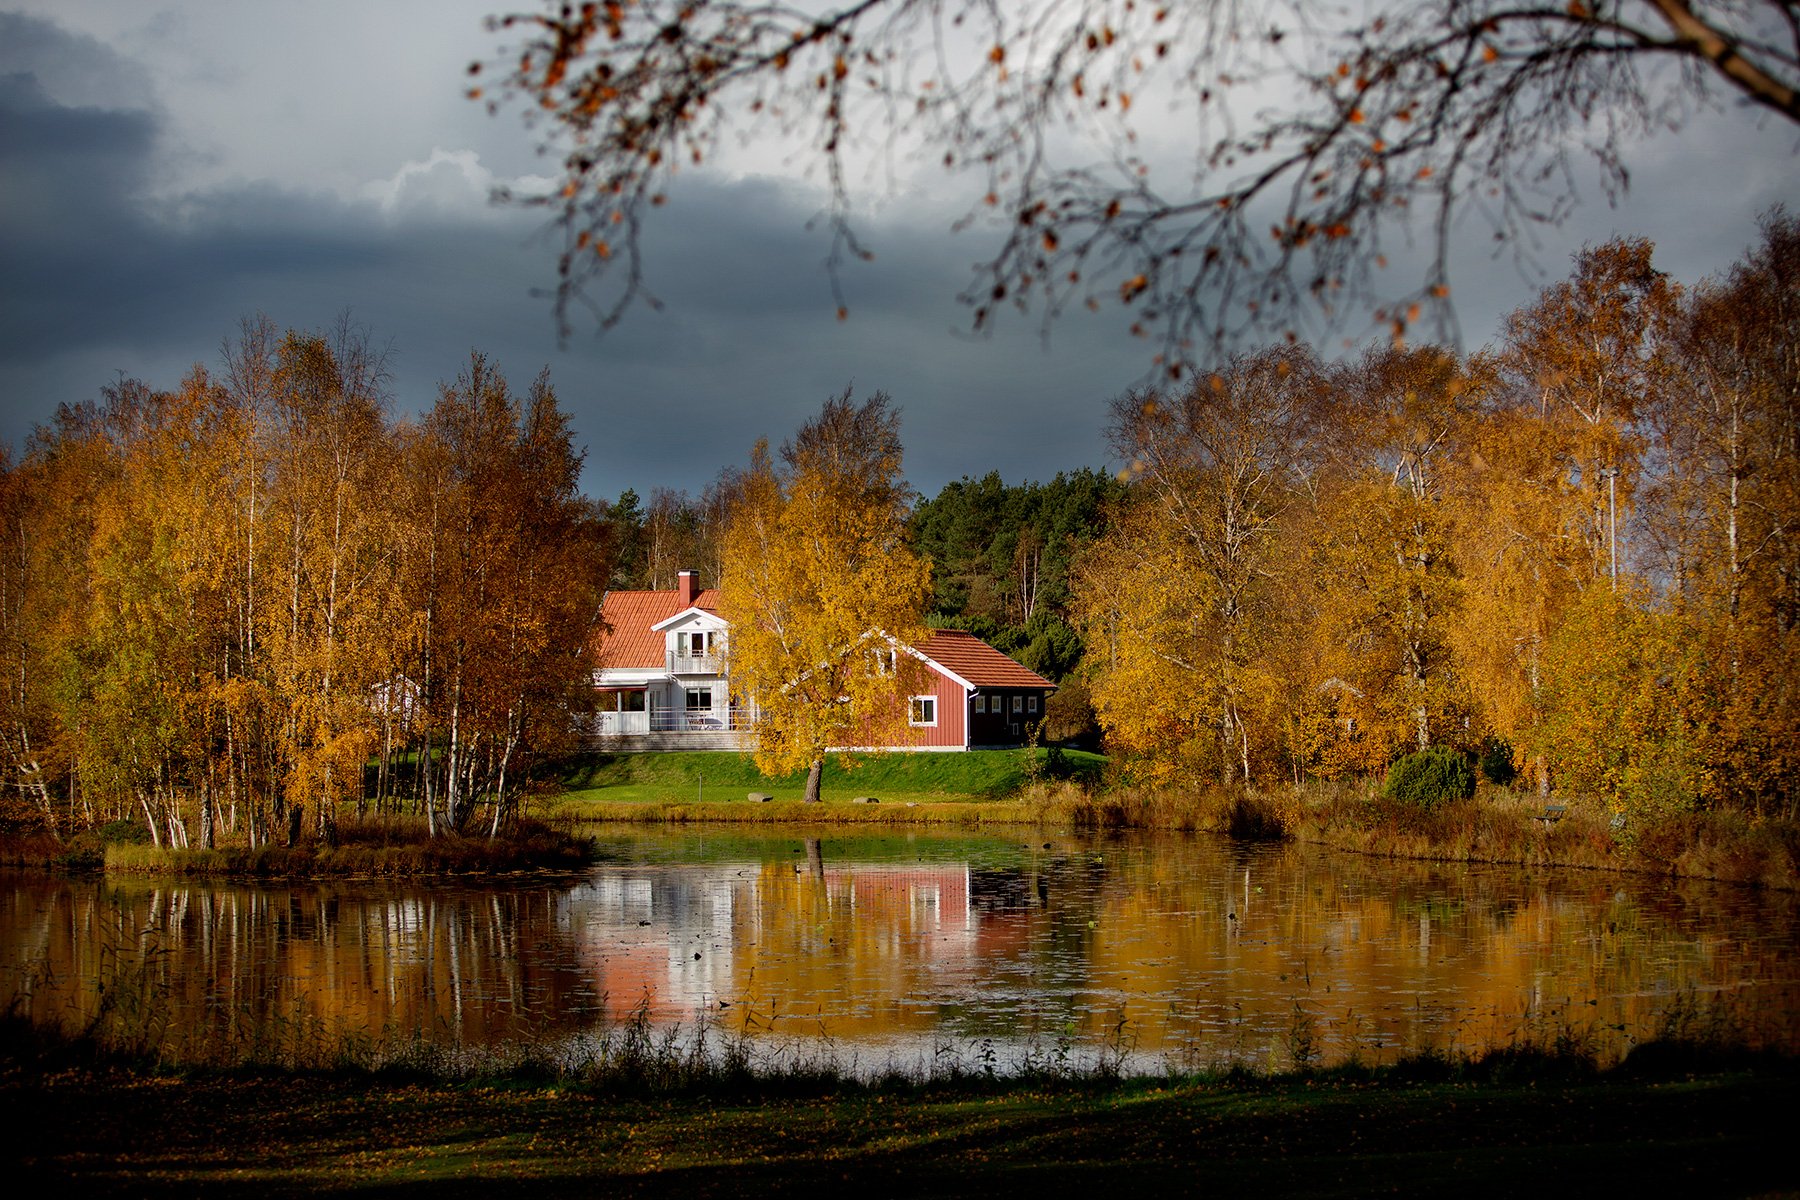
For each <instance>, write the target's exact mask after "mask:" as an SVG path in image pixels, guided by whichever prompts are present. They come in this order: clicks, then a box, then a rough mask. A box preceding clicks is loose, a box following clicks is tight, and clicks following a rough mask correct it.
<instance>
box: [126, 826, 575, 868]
mask: <svg viewBox="0 0 1800 1200" xmlns="http://www.w3.org/2000/svg"><path fill="white" fill-rule="evenodd" d="M590 853H591V850H590V847H589V844H588V843H587V842H586V841H585V840H583V839H580V838H576V837H574V836H572V835H570V834H569V833H568V832H566V831H563V830H559V829H553V828H551V827H549V826H547V825H543V824H540V823H538V822H536V821H521V822H518V823H517V824H516V825H515V827H514V828H513V829H512V830H511V831H510V832H508V833H506V834H503V835H502V836H500V837H497V838H492V839H490V838H486V837H481V836H468V837H466V836H463V835H460V834H454V833H447V834H440V835H438V836H437V837H431V836H429V835H428V834H427V832H426V830H425V826H424V822H423V821H420V820H414V819H406V818H385V819H380V820H373V821H368V822H364V823H360V824H358V823H351V824H347V825H344V826H341V827H340V830H339V841H338V844H337V845H336V846H326V845H322V844H317V843H307V844H303V845H299V846H294V847H291V848H289V847H283V846H268V845H264V846H258V847H256V848H255V849H251V848H250V847H248V846H227V847H220V848H217V849H212V850H197V849H186V850H182V849H171V848H168V847H156V846H148V845H144V844H142V843H120V842H115V843H112V844H110V845H108V846H106V848H105V853H104V859H103V865H104V866H105V869H106V870H108V871H126V872H156V873H161V874H174V875H247V876H261V877H296V876H333V875H382V876H413V875H453V874H495V873H500V872H508V871H525V870H538V871H542V870H565V871H566V870H578V869H580V868H581V867H583V866H585V865H586V863H587V862H588V859H589V856H590Z"/></svg>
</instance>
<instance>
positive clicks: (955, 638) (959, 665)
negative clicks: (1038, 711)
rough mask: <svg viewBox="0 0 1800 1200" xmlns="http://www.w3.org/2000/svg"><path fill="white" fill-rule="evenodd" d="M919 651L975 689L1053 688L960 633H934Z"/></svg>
mask: <svg viewBox="0 0 1800 1200" xmlns="http://www.w3.org/2000/svg"><path fill="white" fill-rule="evenodd" d="M919 649H920V651H921V652H922V653H923V654H924V655H925V657H927V658H929V659H931V661H932V662H935V663H937V664H938V665H939V666H942V667H946V668H948V669H949V670H952V671H954V672H956V673H957V674H958V675H961V676H962V677H963V678H964V679H966V680H968V681H969V682H970V683H972V684H974V685H975V686H976V687H978V688H997V687H1016V688H1053V687H1055V686H1056V685H1055V684H1054V683H1051V682H1050V681H1049V680H1048V679H1045V678H1044V677H1043V676H1042V675H1039V674H1038V673H1037V672H1036V671H1029V670H1026V669H1025V668H1024V667H1022V666H1020V665H1019V664H1018V663H1016V662H1014V661H1013V660H1012V659H1010V658H1008V657H1006V655H1004V654H1002V653H1000V652H999V651H998V650H996V649H994V648H993V647H992V646H990V645H988V644H987V643H986V642H984V641H982V640H981V639H980V638H978V637H976V636H975V635H974V634H972V633H967V632H965V631H963V630H961V629H934V630H932V631H931V640H930V641H928V642H926V643H925V644H924V645H923V646H921V647H920V648H919Z"/></svg>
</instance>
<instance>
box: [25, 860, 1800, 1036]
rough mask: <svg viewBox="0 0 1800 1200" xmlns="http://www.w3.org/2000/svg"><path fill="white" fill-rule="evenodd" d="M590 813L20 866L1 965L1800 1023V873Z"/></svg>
mask: <svg viewBox="0 0 1800 1200" xmlns="http://www.w3.org/2000/svg"><path fill="white" fill-rule="evenodd" d="M595 832H596V833H597V836H598V838H599V841H600V845H601V847H602V851H603V854H604V860H603V861H602V862H601V863H600V864H598V865H597V866H595V867H594V868H593V869H592V870H591V871H589V872H587V873H586V874H585V875H582V876H579V877H570V878H565V879H560V880H556V881H553V882H546V881H544V880H542V879H537V880H533V881H530V882H525V883H508V884H503V885H500V886H481V887H472V886H467V885H463V884H439V885H420V884H413V883H404V884H399V883H388V882H382V881H374V880H367V881H356V880H351V881H337V882H329V883H311V882H309V883H305V884H302V885H292V886H290V885H272V886H251V885H245V884H237V883H223V882H194V881H188V880H181V881H167V880H160V881H159V880H154V879H121V878H116V877H115V878H109V879H104V880H102V879H74V880H70V879H56V878H51V877H48V876H42V875H27V874H9V875H5V876H0V942H3V945H4V959H3V964H4V972H5V974H4V978H3V979H0V994H4V995H6V996H7V997H8V998H9V999H10V1002H11V1003H13V1004H15V1005H17V1006H19V1007H20V1008H22V1009H24V1010H25V1011H28V1012H30V1013H32V1014H33V1015H35V1016H37V1017H39V1018H60V1019H63V1020H65V1021H67V1022H70V1023H74V1022H77V1021H80V1020H81V1019H83V1018H84V1017H87V1016H89V1015H91V1014H92V1013H93V1012H94V1011H95V1010H96V1009H97V1008H98V1006H99V1005H100V1004H101V1002H102V1000H101V997H102V995H103V993H104V992H105V990H106V989H108V988H113V989H115V990H116V992H118V991H122V992H129V993H131V995H132V996H134V997H135V996H141V995H143V994H144V993H145V992H146V981H148V982H149V985H150V986H149V988H148V990H149V991H151V992H153V993H154V1001H155V1003H156V1004H157V1005H158V1006H159V1009H160V1011H162V1012H163V1013H164V1014H165V1016H166V1019H167V1027H168V1030H169V1033H168V1036H170V1037H174V1038H181V1037H194V1036H198V1035H202V1034H209V1035H211V1036H213V1037H215V1038H217V1037H223V1036H232V1037H237V1038H243V1037H245V1036H246V1032H245V1031H246V1030H250V1031H255V1030H259V1029H261V1030H269V1029H274V1030H281V1029H290V1030H291V1029H296V1028H301V1027H307V1028H313V1029H327V1030H334V1031H346V1032H352V1033H364V1034H368V1035H370V1036H374V1037H386V1038H392V1039H400V1040H406V1039H411V1038H414V1037H425V1038H428V1039H433V1040H439V1041H443V1042H445V1043H449V1044H453V1045H457V1046H463V1047H482V1046H492V1045H498V1044H503V1043H506V1042H508V1041H514V1040H518V1039H521V1038H525V1037H530V1038H535V1039H542V1038H545V1037H546V1036H548V1037H551V1038H553V1039H554V1038H562V1037H569V1036H573V1035H576V1034H579V1033H582V1032H584V1031H591V1030H593V1029H594V1028H596V1027H598V1026H599V1025H601V1024H603V1023H605V1022H608V1021H614V1020H617V1019H619V1018H621V1017H624V1016H626V1015H628V1014H630V1013H631V1012H632V1011H634V1010H635V1009H637V1008H639V1007H640V1006H643V1007H645V1008H647V1011H648V1013H649V1015H650V1016H651V1018H652V1019H653V1020H655V1021H657V1022H659V1023H664V1024H674V1023H676V1022H680V1023H683V1024H684V1026H685V1027H687V1028H689V1029H691V1028H692V1023H693V1021H694V1019H695V1017H696V1015H697V1014H702V1013H704V1014H707V1016H708V1017H709V1019H711V1020H713V1021H714V1022H716V1023H717V1024H719V1025H721V1026H723V1027H724V1028H726V1029H729V1030H732V1031H737V1030H746V1031H748V1032H749V1033H750V1034H751V1035H752V1036H753V1038H755V1039H756V1040H757V1041H758V1043H759V1044H761V1045H764V1046H766V1047H768V1048H770V1049H771V1050H778V1049H782V1048H792V1047H802V1048H809V1049H818V1048H821V1047H822V1046H823V1047H828V1048H829V1049H830V1050H831V1052H833V1053H835V1054H837V1055H839V1056H840V1058H847V1059H848V1058H853V1059H854V1060H855V1061H856V1062H859V1063H863V1064H875V1065H880V1064H884V1063H887V1062H890V1061H892V1062H898V1063H900V1064H902V1065H907V1064H912V1063H917V1062H919V1061H923V1060H927V1059H930V1058H931V1057H932V1056H934V1055H942V1054H944V1053H946V1052H948V1053H954V1054H958V1055H963V1056H974V1057H975V1058H977V1059H978V1058H980V1057H981V1056H982V1055H984V1054H987V1053H989V1052H990V1051H992V1052H994V1053H995V1054H997V1055H998V1056H1000V1057H1001V1058H1004V1059H1014V1058H1017V1057H1018V1056H1019V1055H1021V1054H1024V1053H1038V1054H1047V1055H1049V1054H1055V1053H1057V1052H1058V1051H1059V1050H1060V1049H1069V1050H1070V1052H1071V1053H1073V1054H1075V1055H1076V1056H1080V1055H1081V1054H1091V1053H1097V1052H1099V1048H1101V1047H1111V1048H1112V1049H1113V1050H1115V1051H1117V1052H1123V1053H1125V1054H1127V1055H1128V1056H1129V1057H1130V1058H1131V1060H1132V1062H1133V1063H1134V1065H1138V1066H1143V1067H1152V1066H1155V1065H1158V1064H1159V1063H1161V1062H1165V1061H1168V1060H1171V1059H1173V1060H1176V1061H1179V1062H1183V1063H1186V1064H1188V1065H1201V1064H1205V1063H1211V1062H1222V1061H1228V1060H1244V1061H1251V1062H1258V1063H1264V1062H1266V1063H1270V1064H1273V1065H1277V1066H1284V1065H1287V1064H1288V1063H1289V1062H1291V1061H1292V1059H1293V1057H1294V1055H1295V1054H1296V1053H1297V1052H1298V1053H1301V1054H1305V1053H1306V1052H1307V1050H1308V1048H1309V1047H1310V1049H1311V1050H1312V1051H1313V1052H1315V1053H1317V1054H1318V1055H1319V1056H1320V1057H1322V1058H1323V1059H1324V1060H1325V1061H1332V1060H1335V1059H1340V1058H1342V1057H1344V1056H1346V1055H1348V1054H1350V1053H1352V1052H1357V1053H1361V1054H1362V1055H1364V1056H1365V1057H1369V1058H1379V1057H1381V1056H1384V1055H1389V1054H1392V1053H1394V1052H1396V1051H1402V1050H1413V1049H1419V1048H1423V1047H1425V1046H1437V1047H1440V1048H1446V1047H1452V1046H1456V1047H1463V1048H1471V1049H1472V1048H1479V1047H1481V1046H1483V1045H1486V1044H1489V1043H1491V1042H1496V1041H1506V1040H1511V1039H1512V1038H1514V1037H1517V1036H1519V1035H1520V1033H1521V1031H1524V1030H1536V1031H1538V1032H1539V1033H1554V1032H1555V1031H1556V1030H1558V1029H1561V1028H1564V1027H1565V1026H1573V1027H1575V1028H1577V1029H1581V1030H1586V1031H1591V1032H1592V1033H1593V1034H1594V1035H1595V1036H1596V1037H1597V1038H1598V1039H1599V1040H1600V1041H1601V1042H1602V1043H1603V1045H1605V1046H1607V1047H1608V1048H1610V1049H1612V1050H1613V1051H1615V1052H1616V1051H1617V1050H1618V1049H1621V1048H1623V1047H1624V1046H1625V1045H1628V1044H1629V1042H1630V1040H1632V1039H1633V1038H1636V1037H1641V1036H1647V1035H1649V1034H1650V1033H1652V1032H1654V1030H1655V1028H1656V1023H1657V1021H1658V1019H1659V1017H1660V1014H1662V1013H1664V1012H1666V1011H1668V1009H1669V1008H1670V1007H1671V1005H1674V1004H1677V1003H1682V1002H1688V1003H1691V1002H1693V1001H1695V1000H1696V999H1697V1000H1698V1001H1700V1002H1702V1003H1707V1002H1723V1003H1726V1004H1729V1005H1730V1007H1731V1010H1732V1011H1733V1012H1734V1013H1735V1014H1736V1015H1737V1017H1738V1018H1739V1019H1740V1020H1743V1021H1746V1022H1748V1023H1751V1024H1753V1025H1754V1026H1755V1027H1756V1028H1757V1029H1758V1030H1759V1031H1760V1035H1761V1036H1762V1037H1764V1038H1765V1039H1771V1040H1777V1041H1783V1042H1786V1043H1787V1044H1789V1045H1796V1044H1800V904H1797V903H1796V898H1795V897H1793V896H1789V895H1786V894H1782V893H1766V892H1758V891H1754V890H1750V889H1741V888H1734V887H1724V886H1714V885H1706V884H1694V883H1685V884H1674V883H1669V882H1667V881H1664V880H1654V879H1648V878H1643V877H1638V876H1624V875H1612V874H1604V873H1598V872H1543V871H1538V872H1528V871H1522V870H1518V869H1514V868H1503V867H1466V866H1451V865H1443V864H1421V863H1394V862H1388V861H1385V860H1376V859H1367V858H1360V857H1356V856H1352V855H1344V854H1337V853H1333V852H1331V851H1326V850H1322V849H1318V848H1316V847H1307V846H1281V847H1248V846H1241V845H1234V844H1232V843H1230V842H1226V841H1222V840H1217V839H1213V838H1208V837H1204V836H1198V837H1188V836H1180V835H1124V836H1108V835H1103V834H1092V835H1090V834H1085V833H1079V832H1076V833H1069V832H1059V831H1055V830H1048V831H1038V832H1037V833H1035V834H1031V835H1026V834H1022V833H1021V834H1014V835H1010V836H1001V837H973V836H968V835H940V834H932V833H926V832H920V833H916V834H907V833H898V834H891V835H887V836H881V837H846V836H843V834H844V833H845V831H843V830H842V829H821V830H794V831H792V832H788V831H783V832H782V833H780V834H779V835H771V834H768V833H762V834H756V833H745V832H743V831H742V830H741V829H738V828H723V827H716V828H712V829H697V828H694V827H688V828H685V829H682V830H671V831H666V832H665V831H662V830H648V831H638V830H632V831H629V832H620V831H619V829H618V828H617V827H605V828H600V829H597V830H596V831H595ZM809 834H816V835H817V836H816V841H815V840H809V837H808V835H809ZM122 981H123V982H122ZM126 985H129V986H126ZM134 1002H135V1001H134ZM820 1039H824V1041H823V1042H821V1040H820Z"/></svg>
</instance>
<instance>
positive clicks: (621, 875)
mask: <svg viewBox="0 0 1800 1200" xmlns="http://www.w3.org/2000/svg"><path fill="white" fill-rule="evenodd" d="M1044 895H1045V892H1044V889H1043V888H1042V886H1041V885H1040V884H1039V883H1038V881H1037V878H1036V877H1035V876H1030V875H1025V874H1022V873H1018V872H1007V871H978V870H971V869H970V867H969V866H968V865H967V864H966V863H930V864H927V863H917V864H910V863H866V862H865V863H841V864H832V865H827V866H823V868H822V870H821V869H819V868H818V867H815V866H813V865H811V864H809V863H808V862H807V861H806V860H804V859H798V858H797V859H796V860H795V861H794V862H791V863H790V862H782V861H779V860H778V861H775V862H768V863H758V862H734V863H718V864H708V865H704V866H671V867H664V868H625V869H621V870H618V871H615V872H608V873H606V874H603V875H600V876H598V877H596V878H594V879H593V880H592V881H591V882H589V883H587V884H584V885H582V886H580V887H577V888H574V889H573V890H571V891H570V892H569V893H567V894H566V895H565V896H564V897H563V898H562V901H561V905H562V911H561V913H560V914H559V918H560V920H561V922H562V923H563V924H564V926H565V927H566V928H567V929H568V930H569V933H570V935H571V937H572V938H573V940H574V942H575V945H576V955H577V959H578V961H579V962H580V964H581V969H582V971H583V972H584V974H586V975H587V977H588V978H589V979H590V980H591V981H592V982H593V984H594V986H595V987H597V988H598V989H599V990H600V991H602V992H604V993H605V994H606V996H607V1007H608V1009H609V1010H610V1011H612V1012H613V1013H614V1014H615V1015H617V1014H622V1013H627V1012H629V1011H631V1010H632V1009H633V1008H635V1007H636V1006H637V1005H638V1004H639V1003H640V1002H644V1001H645V1000H646V999H648V1002H649V1004H650V1011H651V1013H652V1014H653V1015H655V1016H657V1017H659V1018H674V1019H680V1018H683V1017H685V1016H688V1015H691V1014H693V1013H695V1012H697V1011H701V1010H708V1011H716V1010H717V1006H718V1002H719V1001H720V1000H725V1001H728V1002H736V1001H737V1000H738V999H739V998H740V997H744V996H749V995H751V994H753V993H754V994H756V995H759V996H765V995H791V996H805V995H809V994H812V993H814V992H816V991H817V990H818V987H819V981H820V980H823V979H830V978H833V977H835V976H841V974H842V973H843V972H846V971H849V972H853V973H855V974H857V975H866V974H870V973H874V974H877V975H881V974H887V973H889V972H890V971H892V972H897V974H896V975H895V976H894V986H896V987H899V988H902V989H903V990H904V988H906V987H907V986H909V985H908V984H907V983H905V982H904V980H905V979H906V978H909V977H910V973H911V972H912V970H913V969H915V968H917V969H923V970H926V971H931V970H934V969H942V968H943V967H955V966H958V965H960V964H961V963H964V962H967V961H969V960H972V959H976V958H979V957H981V956H984V955H988V954H992V953H995V952H996V951H999V952H1004V951H1005V950H1006V949H1008V948H1009V947H1012V946H1014V945H1015V944H1017V945H1022V944H1023V941H1024V938H1025V936H1026V929H1025V924H1024V922H1023V921H1022V920H1021V919H1020V918H1022V917H1023V916H1024V914H1025V910H1027V909H1031V908H1039V907H1042V905H1043V903H1044ZM934 964H936V966H935V967H934Z"/></svg>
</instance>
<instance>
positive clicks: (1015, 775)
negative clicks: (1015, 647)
mask: <svg viewBox="0 0 1800 1200" xmlns="http://www.w3.org/2000/svg"><path fill="white" fill-rule="evenodd" d="M1033 755H1035V757H1036V760H1037V763H1038V771H1039V773H1040V774H1041V775H1043V776H1045V777H1061V778H1079V779H1090V780H1097V779H1098V778H1099V775H1100V772H1101V771H1102V770H1103V769H1104V767H1105V764H1106V759H1105V758H1103V757H1101V756H1100V755H1098V754H1088V753H1086V752H1084V751H1079V750H1057V751H1048V750H1041V749H1040V750H1036V751H1029V750H972V751H969V752H967V753H963V754H883V755H864V756H860V757H859V758H858V759H857V760H856V764H857V765H856V766H854V767H852V768H848V769H847V768H845V767H844V766H843V765H842V763H841V762H840V761H839V759H840V756H838V755H836V754H832V755H828V756H826V760H825V774H824V776H823V778H822V779H821V781H820V787H819V792H820V796H821V798H822V799H824V800H825V801H827V802H828V803H830V802H847V801H849V800H851V799H853V798H855V797H857V796H874V797H876V798H877V799H879V800H880V801H881V802H882V803H883V804H903V803H907V802H912V803H931V802H942V801H972V800H996V799H1001V798H1004V797H1007V796H1010V795H1013V794H1014V793H1016V792H1018V791H1019V789H1020V788H1022V787H1024V786H1025V785H1026V784H1027V783H1028V782H1029V781H1030V775H1031V772H1030V765H1031V757H1032V756H1033ZM556 778H557V781H558V782H559V783H560V784H561V786H562V789H563V794H562V795H561V796H559V797H557V798H555V799H553V800H552V801H551V802H550V809H551V811H552V813H555V814H558V815H570V816H573V815H579V812H580V808H581V805H582V803H584V802H589V801H600V802H619V801H624V802H639V803H656V802H662V803H680V804H693V803H698V802H706V803H713V802H720V801H741V800H743V799H744V798H745V796H747V795H748V794H749V793H751V792H767V793H769V794H771V795H773V796H774V797H775V798H776V799H777V800H798V799H800V797H801V795H802V794H803V793H804V791H805V790H806V774H805V772H795V773H794V774H792V775H789V776H785V777H777V778H770V777H768V776H766V775H764V774H763V773H762V772H761V771H758V770H757V769H756V763H755V762H754V761H753V760H752V759H751V758H750V757H749V756H748V755H739V754H735V753H732V752H729V751H723V752H706V751H681V752H671V753H660V754H586V755H581V756H578V757H575V758H571V759H569V760H568V761H567V762H565V763H564V764H563V765H562V767H561V770H560V771H559V772H558V774H557V777H556Z"/></svg>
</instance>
